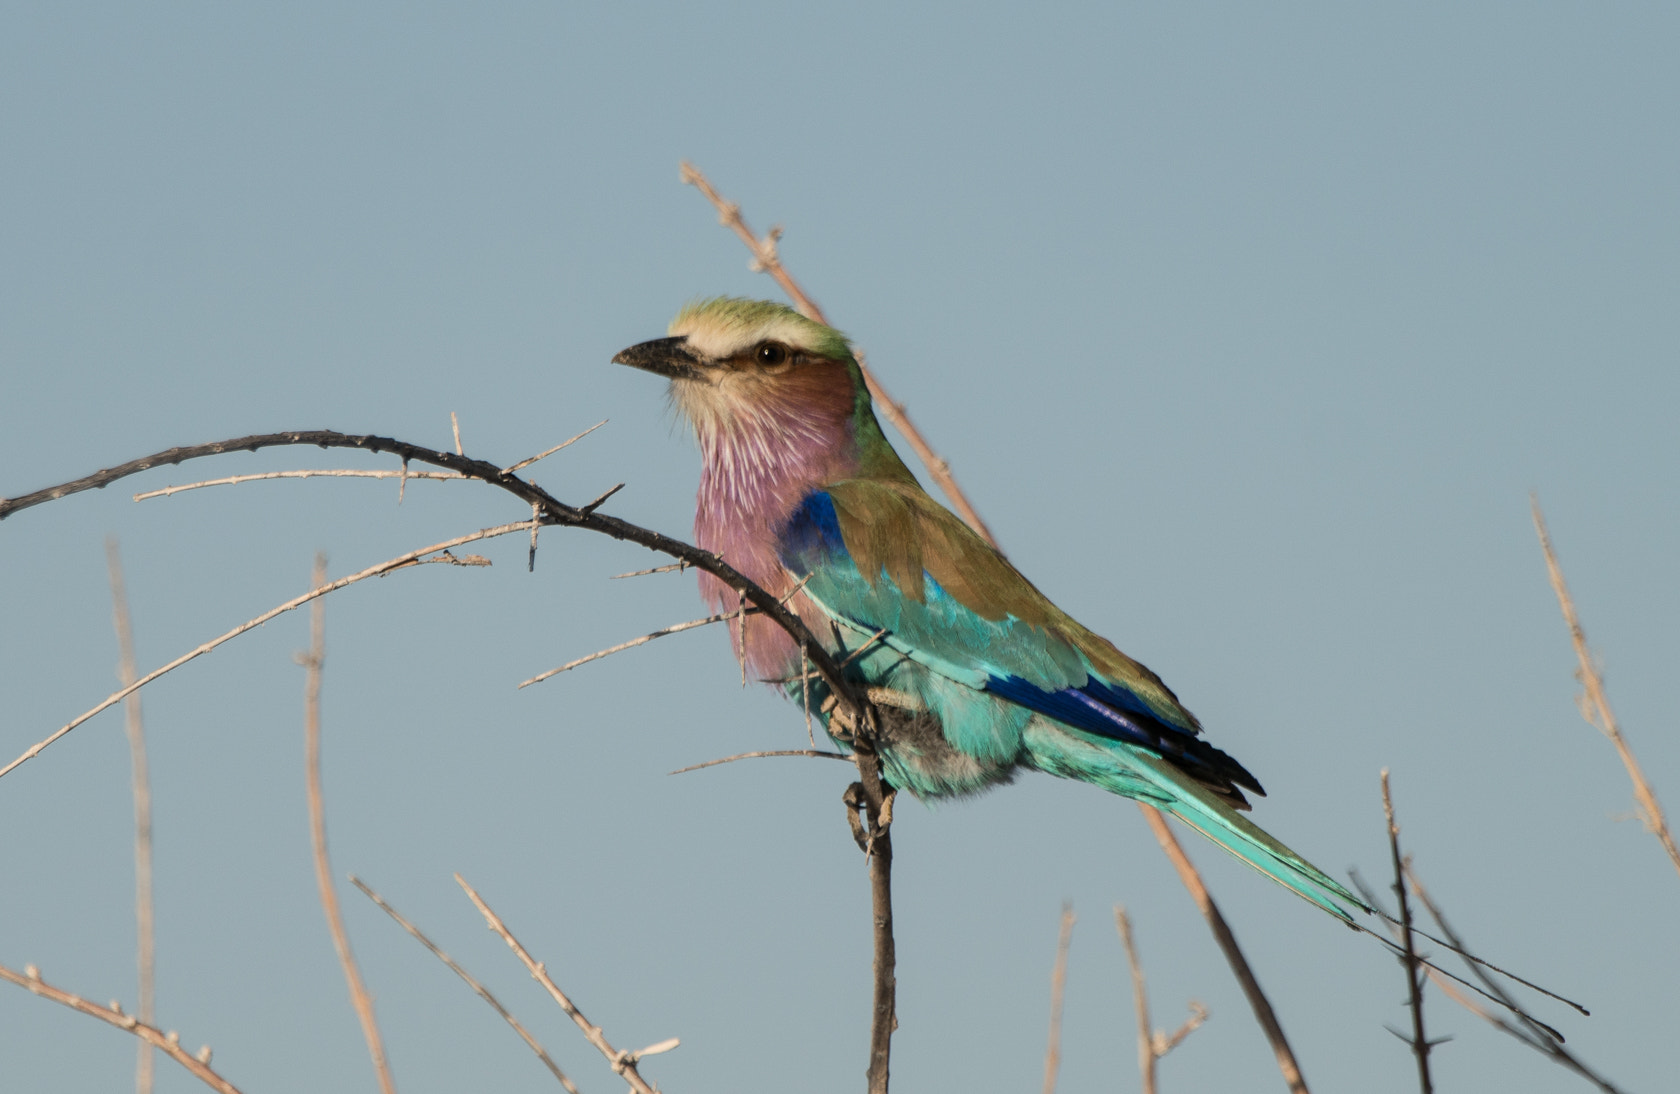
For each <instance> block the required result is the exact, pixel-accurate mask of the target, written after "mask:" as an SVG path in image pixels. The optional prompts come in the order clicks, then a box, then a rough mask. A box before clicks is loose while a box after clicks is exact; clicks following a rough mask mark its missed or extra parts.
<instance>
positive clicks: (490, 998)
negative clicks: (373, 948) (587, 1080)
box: [350, 874, 578, 1094]
mask: <svg viewBox="0 0 1680 1094" xmlns="http://www.w3.org/2000/svg"><path fill="white" fill-rule="evenodd" d="M350 884H352V885H354V886H355V887H356V888H358V889H360V890H361V891H362V893H363V895H364V896H366V897H367V898H368V899H369V900H371V901H373V902H374V903H375V904H377V905H378V906H379V908H380V910H381V911H383V912H384V913H385V914H386V915H388V916H390V917H391V918H392V919H394V920H396V921H397V926H399V927H401V928H402V929H403V930H405V931H407V932H408V933H409V935H410V936H412V937H413V938H414V940H415V941H416V942H418V943H420V945H422V946H424V947H426V948H427V949H428V950H430V951H432V956H434V957H436V958H437V959H438V960H439V961H442V962H443V963H444V964H445V965H447V966H448V967H449V971H450V972H453V973H454V974H455V975H456V976H459V977H460V978H461V979H462V980H464V981H466V984H467V987H469V988H471V989H472V990H473V991H475V992H477V993H478V997H479V998H480V999H483V1000H484V1001H485V1002H486V1003H489V1004H490V1009H491V1010H493V1011H495V1012H496V1013H497V1014H499V1015H501V1016H502V1021H504V1022H506V1023H507V1024H508V1025H509V1026H511V1027H513V1032H515V1033H517V1034H519V1039H520V1040H522V1041H524V1042H525V1043H526V1045H528V1046H530V1049H531V1051H532V1052H535V1053H536V1054H537V1058H538V1059H540V1060H541V1061H542V1062H543V1066H545V1067H547V1068H548V1070H549V1072H550V1073H551V1074H553V1076H554V1077H555V1078H556V1079H558V1080H559V1082H560V1085H561V1086H563V1087H565V1088H566V1090H567V1091H569V1092H570V1094H578V1088H577V1086H576V1085H574V1084H573V1082H572V1080H571V1079H569V1078H567V1077H566V1073H565V1072H564V1071H561V1070H560V1065H559V1064H557V1063H555V1062H554V1058H553V1057H551V1056H550V1055H549V1054H548V1051H547V1050H546V1049H544V1048H543V1047H542V1045H541V1044H540V1043H539V1042H538V1041H537V1039H536V1038H535V1037H533V1036H531V1034H530V1031H528V1030H527V1029H526V1028H525V1027H524V1026H522V1025H520V1023H519V1019H517V1018H515V1017H514V1016H513V1015H512V1014H510V1013H508V1009H507V1008H506V1007H504V1006H502V1001H501V1000H500V999H497V998H496V997H495V996H494V995H492V994H491V992H490V989H489V988H487V987H485V986H484V985H483V984H481V983H479V982H478V981H477V980H476V979H474V978H473V975H472V974H471V973H469V972H468V971H467V970H466V969H463V968H462V967H461V966H460V965H458V964H456V962H455V959H454V958H452V957H450V956H449V955H448V954H446V953H444V952H443V951H442V950H440V949H438V947H437V944H436V943H435V942H433V941H432V940H431V939H429V938H427V937H426V935H425V932H423V931H422V930H421V929H420V928H419V927H416V926H415V925H414V924H412V923H410V922H409V921H408V920H406V919H404V918H403V916H402V914H401V913H400V912H398V911H397V910H396V909H395V908H393V907H391V906H390V905H389V904H387V903H385V898H383V897H381V896H380V895H379V894H378V893H376V892H374V891H373V890H372V889H370V888H368V886H367V884H366V883H365V882H363V881H362V879H361V878H359V877H357V876H356V875H355V874H351V875H350Z"/></svg>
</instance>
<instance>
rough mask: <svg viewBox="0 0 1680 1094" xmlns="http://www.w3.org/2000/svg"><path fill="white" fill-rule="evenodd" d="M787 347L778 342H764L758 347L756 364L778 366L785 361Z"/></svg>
mask: <svg viewBox="0 0 1680 1094" xmlns="http://www.w3.org/2000/svg"><path fill="white" fill-rule="evenodd" d="M787 356H788V351H787V347H786V346H784V345H782V344H781V343H780V342H766V343H764V344H763V345H761V346H759V347H758V363H759V364H761V365H779V364H781V363H782V362H783V361H786V360H787Z"/></svg>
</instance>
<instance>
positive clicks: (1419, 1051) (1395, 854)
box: [1382, 767, 1435, 1094]
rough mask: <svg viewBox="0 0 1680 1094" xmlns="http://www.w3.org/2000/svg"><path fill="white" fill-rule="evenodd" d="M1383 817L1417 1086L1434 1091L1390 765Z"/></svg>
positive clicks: (1425, 1091)
mask: <svg viewBox="0 0 1680 1094" xmlns="http://www.w3.org/2000/svg"><path fill="white" fill-rule="evenodd" d="M1382 802H1383V817H1384V819H1385V820H1387V821H1388V853H1389V857H1390V858H1391V859H1392V860H1393V862H1394V895H1395V896H1396V897H1397V898H1399V901H1400V926H1399V930H1400V945H1401V948H1402V950H1403V952H1402V953H1401V955H1400V965H1401V967H1402V968H1404V969H1405V970H1406V1000H1407V1004H1408V1006H1409V1008H1410V1010H1411V1012H1412V1036H1411V1037H1410V1039H1409V1040H1410V1042H1411V1046H1412V1054H1413V1055H1414V1056H1415V1057H1417V1068H1418V1089H1419V1090H1421V1091H1422V1092H1423V1094H1433V1092H1434V1090H1435V1083H1434V1080H1433V1079H1431V1078H1430V1075H1429V1050H1430V1049H1432V1048H1434V1047H1435V1046H1434V1044H1433V1043H1431V1042H1430V1040H1429V1037H1428V1035H1427V1034H1425V1033H1424V1029H1423V982H1422V981H1423V978H1422V976H1421V975H1419V971H1418V968H1419V965H1420V964H1421V962H1420V960H1419V958H1418V953H1417V940H1416V939H1415V938H1414V937H1413V936H1412V906H1411V903H1410V902H1409V901H1407V899H1406V878H1405V871H1406V867H1407V865H1409V863H1410V861H1411V860H1410V858H1409V857H1408V858H1406V859H1402V858H1401V857H1400V824H1399V822H1398V821H1396V820H1395V819H1394V798H1393V797H1392V796H1391V795H1390V794H1389V790H1388V768H1386V767H1385V768H1383V769H1382Z"/></svg>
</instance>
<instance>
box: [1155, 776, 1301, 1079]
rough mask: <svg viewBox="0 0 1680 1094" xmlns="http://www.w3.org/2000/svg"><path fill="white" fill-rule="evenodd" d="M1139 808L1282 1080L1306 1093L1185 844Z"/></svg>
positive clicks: (1292, 1054) (1277, 1026)
mask: <svg viewBox="0 0 1680 1094" xmlns="http://www.w3.org/2000/svg"><path fill="white" fill-rule="evenodd" d="M1138 808H1139V809H1140V810H1142V811H1143V819H1144V820H1146V821H1148V822H1149V829H1150V831H1152V832H1154V833H1155V839H1156V841H1157V842H1159V843H1160V845H1161V850H1163V851H1165V852H1166V854H1167V858H1168V860H1169V861H1171V862H1172V864H1173V869H1175V870H1177V871H1178V880H1179V881H1181V882H1183V883H1184V887H1185V888H1186V889H1188V890H1190V896H1191V899H1193V900H1195V902H1196V907H1197V908H1200V909H1201V912H1202V916H1203V918H1205V919H1206V920H1207V921H1208V927H1209V928H1210V929H1211V930H1212V931H1213V937H1214V940H1215V941H1217V942H1218V943H1219V948H1220V949H1221V950H1223V951H1224V953H1225V960H1226V961H1227V962H1229V963H1230V966H1231V971H1232V972H1234V973H1235V974H1236V976H1237V983H1239V984H1241V985H1242V990H1243V994H1244V995H1246V996H1247V997H1248V1005H1249V1006H1250V1007H1252V1008H1254V1017H1255V1019H1256V1020H1258V1021H1259V1023H1260V1029H1261V1030H1262V1031H1263V1032H1264V1033H1265V1034H1266V1040H1267V1041H1268V1042H1270V1043H1271V1046H1272V1055H1273V1056H1275V1057H1276V1058H1277V1065H1278V1070H1279V1071H1280V1072H1282V1073H1283V1081H1284V1082H1285V1083H1286V1084H1287V1085H1288V1087H1289V1089H1290V1091H1291V1092H1292V1094H1306V1090H1307V1080H1306V1077H1305V1076H1303V1075H1302V1074H1301V1065H1300V1064H1299V1063H1298V1062H1297V1061H1296V1059H1295V1052H1294V1050H1293V1049H1291V1048H1290V1047H1289V1039H1288V1038H1287V1037H1285V1036H1284V1035H1283V1026H1282V1024H1280V1023H1279V1022H1278V1017H1277V1013H1276V1012H1275V1011H1273V1010H1272V1004H1271V1002H1270V1001H1269V1000H1268V999H1267V998H1266V993H1265V992H1263V991H1261V990H1260V981H1259V980H1257V979H1255V976H1254V970H1253V969H1251V968H1249V967H1248V959H1247V958H1245V957H1244V956H1243V952H1242V949H1241V947H1239V946H1238V945H1237V939H1236V936H1235V935H1233V934H1232V933H1231V928H1230V926H1229V925H1228V924H1227V923H1226V922H1225V917H1224V916H1223V915H1221V914H1220V911H1219V906H1218V905H1217V904H1215V903H1214V902H1213V897H1212V896H1211V895H1209V893H1208V891H1207V886H1206V885H1205V884H1203V882H1202V877H1201V875H1200V874H1198V873H1197V872H1196V868H1195V867H1194V866H1193V865H1191V863H1190V859H1189V856H1187V855H1186V854H1185V853H1184V848H1183V847H1181V846H1179V843H1178V839H1177V837H1175V836H1174V835H1173V832H1172V829H1171V828H1168V827H1167V821H1166V818H1165V817H1163V816H1161V814H1160V813H1159V812H1158V811H1156V810H1154V809H1151V808H1150V807H1149V806H1147V805H1144V804H1143V803H1142V802H1139V803H1138Z"/></svg>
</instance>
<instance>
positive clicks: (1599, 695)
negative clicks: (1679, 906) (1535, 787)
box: [1529, 497, 1680, 871]
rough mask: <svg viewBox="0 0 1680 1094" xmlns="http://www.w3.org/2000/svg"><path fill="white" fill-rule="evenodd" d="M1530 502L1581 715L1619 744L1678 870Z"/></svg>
mask: <svg viewBox="0 0 1680 1094" xmlns="http://www.w3.org/2000/svg"><path fill="white" fill-rule="evenodd" d="M1529 505H1530V507H1531V508H1532V510H1533V513H1534V531H1535V532H1536V533H1537V534H1538V535H1539V536H1540V550H1541V551H1542V552H1544V553H1545V556H1546V573H1547V575H1548V576H1549V577H1550V578H1551V579H1552V591H1553V592H1555V593H1557V598H1558V607H1560V608H1561V609H1563V621H1564V623H1565V624H1566V625H1567V626H1568V627H1569V641H1570V642H1571V643H1572V644H1573V645H1574V647H1575V658H1576V660H1578V661H1579V662H1580V663H1581V667H1580V669H1579V670H1577V671H1576V673H1575V677H1576V679H1578V680H1580V681H1581V687H1582V689H1583V690H1584V691H1585V692H1586V694H1585V696H1584V698H1583V700H1582V701H1581V703H1580V707H1581V717H1583V718H1585V719H1586V720H1587V724H1588V725H1593V726H1597V727H1598V729H1599V730H1600V731H1601V732H1603V734H1604V735H1605V736H1606V737H1608V738H1610V743H1611V744H1613V745H1615V746H1616V755H1618V756H1620V757H1621V758H1622V766H1623V767H1625V768H1627V773H1628V778H1629V779H1630V780H1632V782H1633V800H1634V802H1635V803H1636V804H1637V805H1638V808H1639V819H1640V820H1642V821H1643V822H1644V823H1645V828H1646V830H1647V831H1649V832H1650V833H1651V834H1652V835H1654V836H1656V837H1657V840H1658V841H1659V842H1660V843H1661V844H1662V845H1663V850H1664V851H1666V852H1668V860H1669V861H1670V862H1672V863H1673V864H1674V868H1675V870H1677V871H1680V848H1677V847H1676V846H1675V844H1674V836H1673V835H1672V834H1670V832H1669V830H1668V820H1667V818H1666V817H1664V816H1663V811H1662V806H1661V805H1660V804H1658V802H1657V795H1656V792H1655V791H1653V790H1652V789H1651V784H1650V782H1649V781H1648V780H1647V779H1646V778H1645V772H1644V771H1643V770H1642V769H1641V768H1640V766H1639V761H1638V760H1636V759H1635V758H1634V756H1633V750H1632V749H1631V748H1629V747H1628V743H1627V739H1626V738H1625V737H1623V736H1622V730H1621V727H1620V726H1619V725H1618V724H1617V723H1616V715H1615V714H1614V713H1613V712H1612V711H1611V710H1610V697H1609V696H1608V695H1607V694H1605V691H1604V677H1603V676H1602V675H1601V674H1600V673H1599V671H1598V664H1597V662H1596V661H1594V659H1593V655H1592V651H1591V650H1589V649H1587V636H1586V632H1584V631H1583V630H1582V629H1581V621H1580V620H1579V619H1578V618H1576V616H1575V602H1574V601H1573V600H1572V599H1570V596H1569V586H1567V585H1565V584H1564V582H1563V569H1562V568H1561V567H1559V566H1558V560H1557V554H1556V553H1555V552H1554V551H1553V550H1552V537H1551V535H1550V534H1549V533H1548V532H1547V531H1546V518H1545V516H1543V515H1542V514H1541V512H1540V499H1539V498H1536V497H1530V498H1529Z"/></svg>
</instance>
